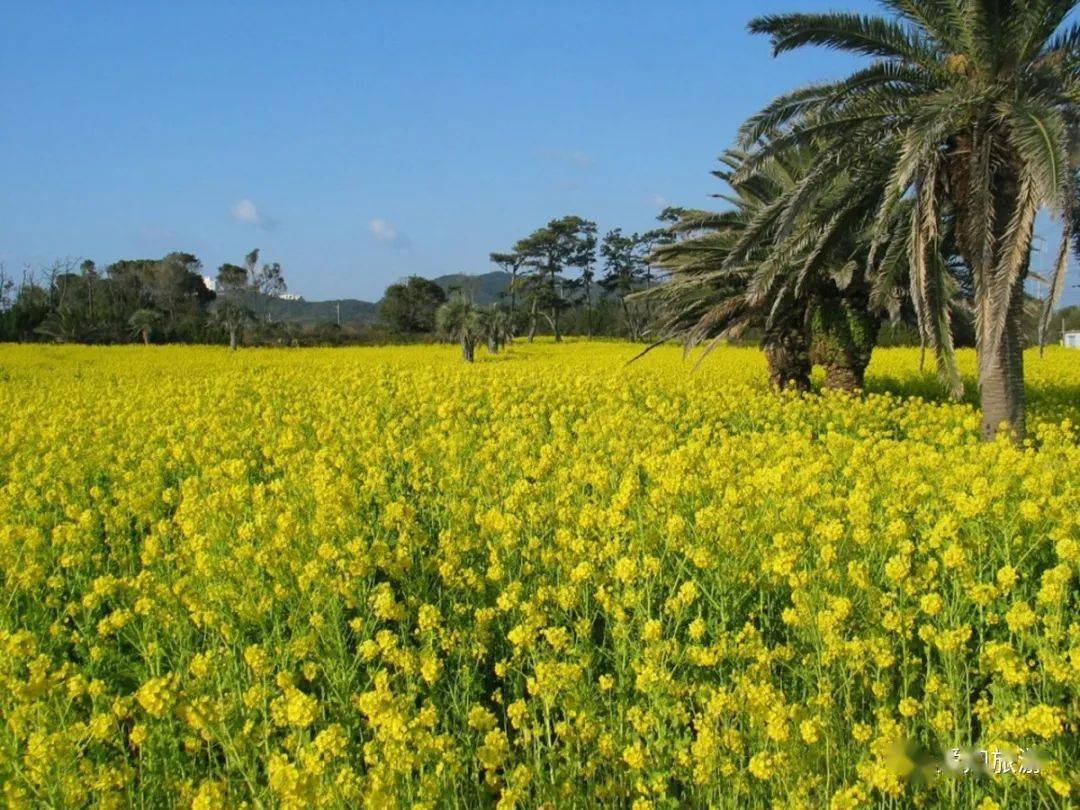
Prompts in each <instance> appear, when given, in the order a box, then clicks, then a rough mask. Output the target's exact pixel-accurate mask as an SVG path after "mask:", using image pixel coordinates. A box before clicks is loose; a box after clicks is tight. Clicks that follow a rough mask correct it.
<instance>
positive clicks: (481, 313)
mask: <svg viewBox="0 0 1080 810" xmlns="http://www.w3.org/2000/svg"><path fill="white" fill-rule="evenodd" d="M476 318H477V325H478V328H479V332H480V336H481V337H482V338H483V339H484V341H485V342H486V343H487V348H488V352H489V353H490V354H498V353H499V352H500V351H501V350H502V347H503V346H504V345H506V343H507V342H508V341H509V340H510V334H511V333H510V315H509V313H507V311H506V310H505V309H502V308H501V307H497V306H491V307H487V308H485V309H478V310H477V311H476Z"/></svg>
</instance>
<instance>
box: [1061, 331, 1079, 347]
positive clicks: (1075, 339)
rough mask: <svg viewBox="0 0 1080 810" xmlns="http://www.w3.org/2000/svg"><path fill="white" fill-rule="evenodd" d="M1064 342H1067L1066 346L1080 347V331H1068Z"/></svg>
mask: <svg viewBox="0 0 1080 810" xmlns="http://www.w3.org/2000/svg"><path fill="white" fill-rule="evenodd" d="M1062 343H1064V344H1065V346H1066V348H1069V349H1080V332H1066V333H1065V339H1064V340H1063V341H1062Z"/></svg>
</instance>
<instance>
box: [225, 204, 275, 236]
mask: <svg viewBox="0 0 1080 810" xmlns="http://www.w3.org/2000/svg"><path fill="white" fill-rule="evenodd" d="M229 213H230V214H232V218H233V219H235V220H238V221H239V222H245V223H247V224H248V225H254V226H255V227H256V228H262V229H264V230H267V231H269V230H273V229H274V228H276V227H277V220H275V219H273V218H272V217H268V216H267V215H266V214H264V213H263V212H262V211H260V210H259V209H258V208H256V207H255V203H253V202H252V201H251V200H249V199H248V198H247V197H245V198H244V199H242V200H240V202H238V203H236V204H235V205H234V206H233V207H232V208H230V209H229Z"/></svg>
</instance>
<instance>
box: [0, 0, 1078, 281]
mask: <svg viewBox="0 0 1080 810" xmlns="http://www.w3.org/2000/svg"><path fill="white" fill-rule="evenodd" d="M828 7H843V8H848V9H853V10H869V9H871V8H872V7H873V4H872V3H870V2H860V1H859V0H759V2H754V3H742V2H726V1H725V0H713V1H712V2H683V3H679V4H675V3H655V2H652V3H637V2H620V3H616V2H610V3H599V2H588V1H587V0H585V1H579V2H574V3H570V2H544V3H537V2H520V3H519V2H502V3H495V2H488V3H474V2H459V3H435V2H430V3H428V2H399V3H389V2H386V3H381V2H359V0H356V1H355V2H341V1H336V2H311V3H299V2H291V3H274V2H259V3H237V2H215V3H198V2H185V3H175V2H170V3H164V2H161V3H150V2H145V3H142V2H140V3H131V2H123V3H120V2H115V3H114V2H95V3H75V2H69V3H52V2H33V3H30V2H23V1H22V0H19V2H13V0H0V8H2V9H3V24H2V25H0V177H3V182H4V193H3V194H2V195H0V260H2V261H4V263H5V265H6V267H7V269H8V272H9V273H11V272H12V271H14V272H18V271H19V270H20V268H21V267H22V266H23V264H24V263H30V264H32V265H43V264H46V263H48V262H50V261H52V260H53V259H56V258H64V257H71V258H82V257H89V258H92V259H94V260H95V261H97V262H98V263H99V264H105V263H108V262H110V261H114V260H116V259H119V258H133V257H153V256H160V255H162V254H164V253H166V252H168V251H170V250H187V251H191V252H193V253H195V254H197V255H198V256H199V257H200V258H201V259H202V260H203V263H204V265H205V267H206V271H205V272H207V273H209V274H213V272H214V268H216V267H217V266H218V265H219V264H220V263H221V262H223V261H237V260H239V259H241V258H242V257H243V255H244V254H245V253H246V252H247V251H248V250H250V249H251V248H252V247H256V246H257V247H259V248H261V249H262V254H263V257H264V259H266V260H268V261H279V262H281V264H282V266H283V267H284V269H285V273H286V278H287V280H288V282H289V285H290V288H291V289H292V290H293V291H295V292H298V293H300V294H302V295H304V296H305V297H307V298H309V299H318V298H327V297H337V296H355V297H361V298H368V299H373V298H377V297H378V296H379V295H380V294H381V292H382V290H383V288H385V286H386V285H387V284H388V283H390V282H392V281H394V280H396V279H398V278H400V277H402V276H405V275H408V274H411V273H419V274H422V275H427V276H434V275H439V274H442V273H451V272H485V271H487V270H489V269H493V268H492V267H491V265H490V264H489V263H488V261H487V255H488V253H489V252H490V251H492V250H502V249H505V248H508V247H509V246H510V245H511V244H512V243H513V242H514V241H515V240H516V239H517V238H519V237H521V236H523V235H525V234H526V233H528V232H529V231H531V230H532V229H534V228H535V227H537V226H539V225H542V224H543V223H544V222H545V221H547V220H548V219H550V218H552V217H556V216H561V215H564V214H571V213H573V214H579V215H581V216H585V217H588V218H591V219H595V220H596V221H597V222H598V223H599V226H600V228H601V230H602V231H603V230H606V229H608V228H612V227H616V226H621V227H623V228H624V229H626V230H635V229H642V228H647V227H650V226H651V225H652V221H653V217H655V215H656V213H657V212H658V211H659V209H660V208H661V207H662V206H663V205H665V204H668V203H670V204H680V205H690V206H707V205H709V203H710V200H709V196H708V195H709V194H710V193H712V192H714V191H716V190H717V188H718V183H717V181H715V180H714V179H713V178H712V177H711V176H710V175H709V171H710V170H711V169H713V168H714V167H715V159H716V156H717V155H718V154H719V153H720V152H721V151H722V150H723V149H724V148H726V147H727V146H728V145H730V142H731V139H732V137H733V135H734V132H735V129H736V127H737V126H738V124H739V122H740V121H741V120H742V119H744V118H745V117H746V116H747V115H748V114H749V113H751V112H753V111H754V110H756V109H757V108H758V107H760V106H761V105H762V104H764V103H765V102H766V101H767V100H768V99H769V98H771V97H772V96H774V95H776V94H777V93H779V92H781V91H783V90H786V89H790V88H791V87H792V86H795V85H798V84H802V83H805V82H809V81H813V80H817V79H820V78H826V77H831V76H837V75H841V74H843V73H844V72H845V71H846V70H848V69H850V67H851V66H852V64H853V62H852V61H851V60H850V59H848V58H846V57H843V56H840V55H838V54H831V53H828V52H824V51H816V52H811V51H807V52H804V53H797V54H790V55H786V56H783V57H781V58H779V59H773V58H772V57H771V56H770V53H769V48H768V44H767V42H766V41H765V39H764V38H760V37H751V36H750V35H749V34H747V33H746V31H745V27H746V22H747V20H748V19H749V18H750V17H752V16H754V15H756V14H760V13H768V12H780V11H791V10H800V9H823V8H828ZM1038 264H1039V261H1038V259H1036V266H1038ZM1076 281H1077V280H1076V278H1075V273H1074V274H1073V278H1072V279H1070V283H1076ZM1077 292H1078V291H1076V290H1071V291H1070V298H1071V299H1072V300H1078V299H1080V295H1077Z"/></svg>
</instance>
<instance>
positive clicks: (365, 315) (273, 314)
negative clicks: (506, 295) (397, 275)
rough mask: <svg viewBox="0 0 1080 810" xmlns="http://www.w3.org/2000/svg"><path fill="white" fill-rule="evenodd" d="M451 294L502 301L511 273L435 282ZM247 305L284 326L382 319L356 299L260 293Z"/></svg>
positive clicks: (455, 276)
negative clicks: (296, 297)
mask: <svg viewBox="0 0 1080 810" xmlns="http://www.w3.org/2000/svg"><path fill="white" fill-rule="evenodd" d="M432 281H434V282H435V283H436V284H438V285H439V286H440V287H442V288H443V289H444V290H446V291H447V292H448V293H449V292H451V291H453V290H460V291H461V292H462V293H464V294H465V295H467V296H469V297H470V298H472V300H473V301H475V302H476V303H477V304H480V305H482V306H483V305H487V304H492V303H495V302H496V301H499V300H501V299H500V297H499V296H500V293H503V292H505V291H506V290H507V289H509V287H510V274H509V273H502V272H499V271H498V270H496V271H494V272H491V273H483V274H482V275H469V274H467V273H451V274H450V275H446V276H439V277H438V278H434V279H432ZM246 303H247V305H248V306H249V307H251V308H252V309H253V310H254V311H255V312H257V313H259V315H260V316H262V317H266V316H267V315H269V316H270V320H272V321H278V322H281V323H295V324H301V325H305V326H311V325H314V324H319V323H337V322H338V316H339V310H340V320H341V324H342V325H343V326H345V325H350V324H351V325H360V326H366V325H370V324H374V323H377V322H378V320H379V305H378V303H372V302H371V301H361V300H359V299H356V298H340V299H333V300H330V301H303V300H300V301H296V300H290V299H286V298H274V297H272V296H268V295H260V294H259V293H251V294H249V295H248V296H246Z"/></svg>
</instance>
